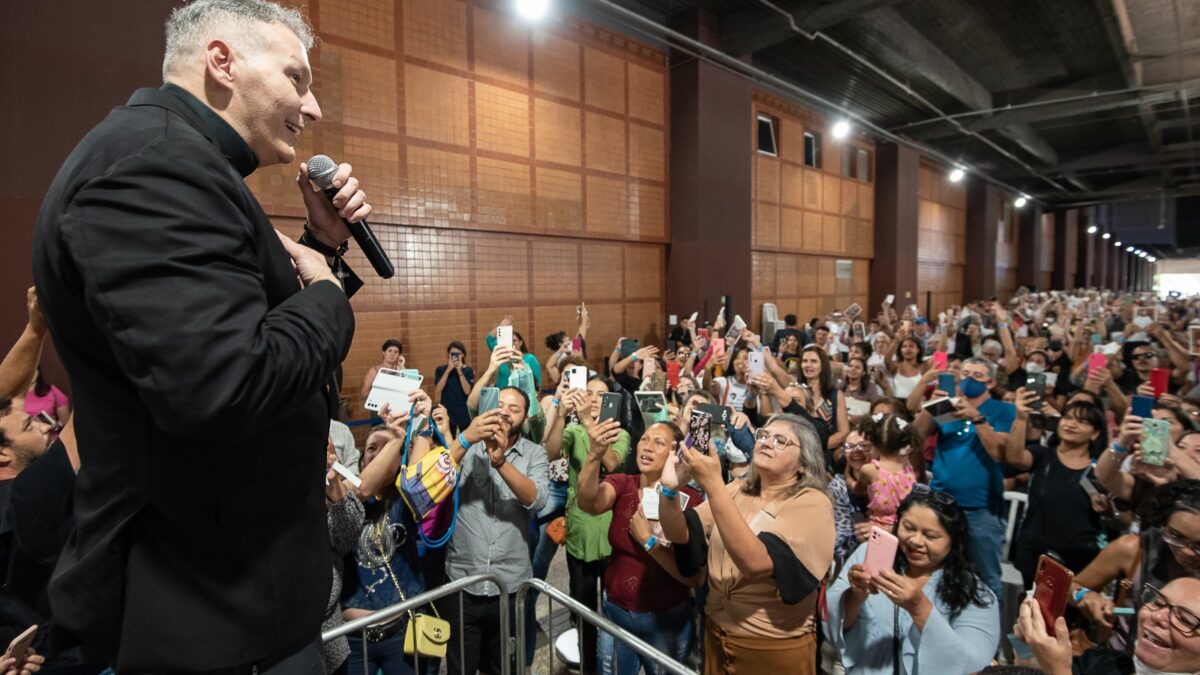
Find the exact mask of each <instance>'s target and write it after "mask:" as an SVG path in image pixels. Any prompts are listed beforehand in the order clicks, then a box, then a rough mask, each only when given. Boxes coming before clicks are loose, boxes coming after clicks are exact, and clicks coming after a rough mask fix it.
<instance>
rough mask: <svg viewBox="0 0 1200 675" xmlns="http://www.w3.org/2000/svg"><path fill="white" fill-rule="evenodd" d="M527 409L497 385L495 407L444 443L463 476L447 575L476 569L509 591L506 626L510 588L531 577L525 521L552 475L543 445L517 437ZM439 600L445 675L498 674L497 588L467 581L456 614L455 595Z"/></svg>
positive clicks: (520, 395)
mask: <svg viewBox="0 0 1200 675" xmlns="http://www.w3.org/2000/svg"><path fill="white" fill-rule="evenodd" d="M528 410H529V397H528V396H527V395H526V394H525V392H524V391H522V390H520V389H516V388H513V387H508V388H505V389H502V390H500V407H499V408H498V409H497V410H492V411H489V412H486V413H483V414H482V415H479V416H478V417H476V418H475V419H474V420H473V421H472V422H471V425H470V426H469V427H467V429H466V430H465V431H463V432H462V433H461V434H459V435H458V438H457V439H456V440H455V441H452V442H451V443H450V448H449V449H450V452H451V453H452V454H453V456H454V459H455V460H456V461H457V462H458V464H459V466H460V467H461V473H460V474H459V488H458V490H459V493H458V501H459V511H458V524H457V525H456V526H455V530H454V535H453V536H452V537H451V538H450V544H449V549H448V551H447V554H446V574H447V575H448V576H449V577H450V579H451V580H452V581H453V580H456V579H462V578H463V577H467V576H470V575H473V574H491V575H494V576H495V577H497V578H498V579H499V580H500V581H501V582H502V583H503V584H504V585H505V587H506V588H505V590H506V591H507V592H508V593H509V596H508V611H509V625H510V626H511V625H514V624H513V621H514V618H513V614H514V611H515V607H516V604H515V603H516V595H515V593H514V591H515V590H516V588H517V586H518V585H519V584H521V582H523V581H527V580H528V579H530V578H532V576H533V567H532V565H531V563H530V560H529V519H530V518H531V517H532V515H533V514H535V513H537V512H538V511H540V510H541V508H542V506H544V505H545V503H546V498H547V495H548V486H547V484H548V483H549V480H550V465H549V462H548V460H547V459H546V449H545V448H543V447H542V446H540V445H538V444H536V443H533V442H532V441H530V440H528V439H526V438H524V437H522V436H521V427H522V425H523V424H524V423H525V417H526V411H528ZM443 604H444V606H445V609H444V610H443V614H444V615H445V616H446V618H447V619H448V620H449V621H450V627H451V637H450V644H449V648H448V650H447V654H446V656H447V666H448V670H449V672H450V674H451V675H457V674H459V673H471V674H473V673H475V672H476V671H477V670H480V669H482V670H485V671H490V672H493V673H499V672H500V671H501V669H500V653H501V641H502V639H503V637H502V634H501V631H500V589H499V588H497V587H496V585H495V584H493V583H489V582H482V583H479V584H476V585H474V586H471V587H470V588H468V589H467V592H465V593H463V595H462V607H461V613H460V609H459V602H458V600H457V599H455V598H449V599H448V601H447V602H445V603H443ZM511 656H512V655H510V657H511ZM481 667H482V668H481Z"/></svg>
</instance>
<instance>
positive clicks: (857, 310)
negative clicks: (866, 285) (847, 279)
mask: <svg viewBox="0 0 1200 675" xmlns="http://www.w3.org/2000/svg"><path fill="white" fill-rule="evenodd" d="M845 314H846V317H847V318H849V319H850V320H851V321H853V320H854V319H857V318H858V315H859V314H862V307H859V306H858V303H857V302H856V303H854V304H853V305H850V306H849V307H847V308H846V312H845Z"/></svg>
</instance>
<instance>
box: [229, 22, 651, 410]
mask: <svg viewBox="0 0 1200 675" xmlns="http://www.w3.org/2000/svg"><path fill="white" fill-rule="evenodd" d="M304 7H305V9H306V10H307V12H308V15H309V17H310V19H311V21H312V23H313V25H314V28H315V29H316V32H317V35H318V37H319V39H318V42H317V47H316V48H315V49H314V50H313V52H312V53H311V55H310V56H311V59H312V63H313V69H314V77H315V85H314V89H315V92H316V95H317V100H318V102H319V103H320V105H321V108H322V111H323V114H324V120H323V121H322V122H321V123H319V124H316V125H314V126H313V127H311V131H306V132H305V134H304V137H303V139H302V141H301V144H300V146H299V147H298V148H297V154H298V156H299V157H301V158H306V157H308V156H310V155H311V154H313V153H315V152H321V153H324V154H327V155H329V156H331V157H333V158H334V159H335V160H338V161H344V162H350V163H351V164H353V165H354V167H355V173H356V174H357V175H359V176H360V177H361V179H362V181H363V184H364V189H365V190H366V192H367V195H368V199H369V200H370V201H371V202H372V204H373V205H374V207H375V212H374V215H373V216H372V217H371V223H372V227H373V228H374V230H375V233H376V235H377V236H378V237H379V238H380V239H381V240H382V242H383V244H384V246H385V248H386V249H387V251H388V253H389V255H390V256H391V257H392V260H393V262H394V263H395V265H396V270H397V272H396V276H395V277H394V278H393V279H391V280H388V281H384V280H381V279H378V278H376V277H374V275H373V274H372V272H371V268H370V265H369V264H368V263H367V262H366V261H365V260H364V259H362V258H361V256H359V255H358V254H357V253H356V252H355V253H352V254H351V263H352V265H353V266H354V267H355V269H356V270H357V271H358V272H359V273H360V275H361V276H363V278H364V279H365V280H366V286H365V287H364V288H363V289H362V290H361V291H359V292H358V294H357V295H356V296H355V297H354V299H353V305H354V310H355V316H356V319H357V322H358V327H357V330H356V332H355V337H354V344H353V347H352V349H351V352H350V354H349V356H348V357H347V359H346V361H345V363H344V371H345V387H344V389H343V394H344V395H352V401H351V406H352V409H353V410H354V411H355V416H356V417H364V416H365V411H362V410H361V401H359V400H358V395H357V392H358V389H359V386H360V384H361V381H362V377H363V375H364V373H365V372H366V370H367V369H368V368H370V367H371V366H372V365H374V364H376V363H378V361H379V357H380V354H379V347H380V345H381V344H382V343H383V341H384V340H385V339H387V338H389V337H397V338H400V339H401V340H402V341H403V342H404V344H405V349H404V353H405V355H406V357H407V364H408V366H409V367H412V368H419V369H420V370H421V372H422V373H423V374H424V375H425V377H426V384H427V385H428V388H430V389H431V388H432V384H433V371H434V368H435V367H436V366H437V365H440V364H442V363H445V360H446V357H445V348H446V344H447V342H449V341H450V340H462V341H463V342H464V343H466V345H467V349H468V352H469V354H468V359H467V361H468V363H469V364H470V365H473V366H474V367H475V368H476V369H477V371H481V370H482V368H483V367H485V366H486V353H485V352H486V348H485V346H484V341H483V336H484V334H486V333H487V332H489V331H490V330H491V329H492V328H493V327H494V326H495V325H496V324H497V323H498V322H499V321H500V319H501V318H502V317H503V316H504V315H505V314H512V315H513V317H514V325H515V328H516V330H517V331H518V332H520V333H521V334H522V335H523V336H524V337H525V339H526V340H527V341H528V343H529V345H530V347H531V348H532V351H534V353H535V354H537V356H538V357H539V359H544V358H545V357H546V355H547V351H546V349H545V347H544V346H541V345H542V341H543V338H544V337H545V335H547V334H549V333H551V332H555V331H557V330H560V329H565V330H568V331H570V330H573V329H574V325H575V308H576V306H577V305H578V304H579V302H580V301H581V300H583V301H586V302H587V303H588V307H589V309H590V311H591V315H592V318H593V331H592V333H591V334H590V335H589V337H590V340H589V346H590V348H589V353H590V354H591V355H592V356H593V358H594V360H595V361H596V363H599V357H601V356H604V355H606V354H607V353H608V351H610V350H611V349H612V347H613V344H614V342H615V341H616V339H617V338H619V337H621V336H626V335H627V336H638V337H643V336H645V335H647V334H649V333H651V332H653V333H658V332H661V331H662V329H663V326H662V323H663V321H664V319H663V318H662V317H663V315H664V308H663V301H662V298H663V295H664V290H665V288H664V284H665V280H664V279H665V275H664V265H665V245H666V243H667V241H668V240H669V230H668V213H667V190H668V182H667V181H668V169H667V136H668V134H667V119H668V115H667V109H666V107H667V94H668V81H667V69H666V58H665V55H664V54H663V53H662V52H660V51H658V50H655V49H652V48H649V47H647V46H645V45H642V44H639V43H637V42H634V41H632V40H629V39H628V38H625V37H622V36H618V35H615V34H612V33H609V32H606V31H604V30H601V29H599V28H597V27H594V26H592V25H589V24H585V23H582V22H579V21H577V20H575V19H572V18H569V17H564V18H559V19H557V20H551V21H549V22H548V23H546V24H542V25H540V26H539V27H537V28H536V29H534V28H532V27H530V26H529V25H527V24H524V23H522V22H520V21H518V20H517V19H515V18H514V17H513V16H512V12H511V10H510V8H509V7H508V5H507V3H502V2H487V1H485V0H476V1H472V2H466V1H464V0H309V2H308V3H306V4H305V5H304ZM295 172H296V165H291V166H287V167H273V168H271V169H264V170H261V171H259V172H257V173H256V174H255V175H254V176H253V177H252V178H251V179H250V181H249V182H250V184H251V187H252V188H253V189H254V191H255V193H256V194H257V195H258V196H259V198H260V200H261V201H262V203H263V206H264V208H265V209H266V211H267V213H268V214H269V215H271V216H272V217H273V219H275V221H276V222H277V223H278V224H279V225H280V227H281V229H284V230H285V231H289V232H293V233H294V232H297V231H298V228H299V225H300V222H301V218H302V211H301V210H300V201H299V200H298V199H297V198H296V194H295V190H296V188H295V186H294V180H295Z"/></svg>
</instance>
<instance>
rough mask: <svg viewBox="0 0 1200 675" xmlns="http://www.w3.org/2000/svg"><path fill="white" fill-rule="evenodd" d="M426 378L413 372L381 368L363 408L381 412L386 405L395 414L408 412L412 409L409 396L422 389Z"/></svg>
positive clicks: (372, 383) (376, 374)
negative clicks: (422, 383)
mask: <svg viewBox="0 0 1200 675" xmlns="http://www.w3.org/2000/svg"><path fill="white" fill-rule="evenodd" d="M422 381H424V378H422V377H421V374H420V373H417V372H416V371H413V370H392V369H391V368H380V369H379V371H378V372H376V373H375V380H374V381H373V382H371V391H370V393H368V394H367V400H366V401H364V402H363V407H364V408H366V409H367V410H370V411H371V412H379V410H380V409H381V408H383V406H384V404H385V403H386V404H388V406H389V407H391V409H392V412H393V413H397V412H400V411H402V410H405V411H407V410H408V409H409V407H411V405H412V404H411V403H410V402H409V400H408V395H409V394H411V393H412V392H414V391H416V390H418V389H420V388H421V382H422Z"/></svg>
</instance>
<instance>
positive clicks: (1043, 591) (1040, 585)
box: [1033, 555, 1075, 637]
mask: <svg viewBox="0 0 1200 675" xmlns="http://www.w3.org/2000/svg"><path fill="white" fill-rule="evenodd" d="M1074 579H1075V573H1074V572H1072V571H1071V570H1069V569H1067V568H1066V567H1063V566H1062V564H1061V563H1059V562H1058V561H1057V560H1055V559H1053V558H1051V557H1049V556H1045V555H1043V556H1042V557H1041V558H1039V559H1038V567H1037V576H1036V577H1035V579H1034V582H1033V599H1034V600H1037V604H1038V607H1039V608H1040V609H1041V610H1042V619H1043V620H1044V621H1045V622H1046V633H1047V634H1049V635H1050V637H1054V621H1055V620H1056V619H1058V617H1060V616H1062V615H1063V611H1064V610H1066V608H1067V596H1069V595H1070V594H1071V582H1072V581H1073V580H1074Z"/></svg>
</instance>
